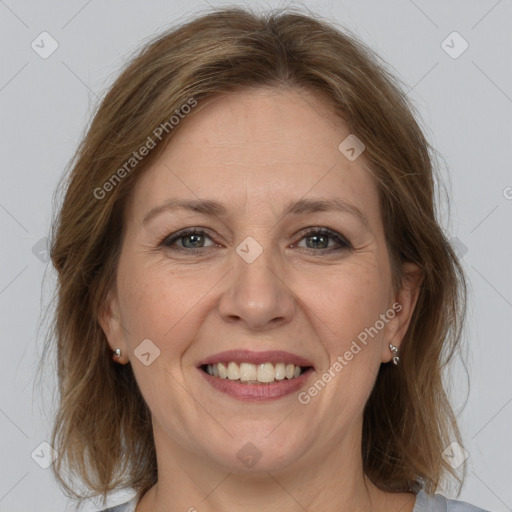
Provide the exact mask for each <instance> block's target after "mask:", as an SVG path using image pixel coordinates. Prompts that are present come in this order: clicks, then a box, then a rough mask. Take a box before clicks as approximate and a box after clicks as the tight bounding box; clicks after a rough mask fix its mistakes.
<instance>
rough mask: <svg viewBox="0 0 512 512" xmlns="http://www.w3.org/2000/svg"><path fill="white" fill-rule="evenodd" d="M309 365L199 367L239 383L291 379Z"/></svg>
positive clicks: (210, 373)
mask: <svg viewBox="0 0 512 512" xmlns="http://www.w3.org/2000/svg"><path fill="white" fill-rule="evenodd" d="M310 368H312V367H311V366H297V365H294V364H292V363H276V364H273V363H262V364H252V363H240V364H238V363H236V362H234V361H231V362H226V363H215V364H205V365H202V366H201V369H202V370H203V371H204V372H205V373H207V374H208V375H211V376H212V377H218V378H219V379H225V380H230V381H237V382H238V383H240V384H270V383H272V382H275V381H283V380H293V379H297V378H299V377H300V376H301V375H303V374H304V373H305V372H307V371H308V370H309V369H310Z"/></svg>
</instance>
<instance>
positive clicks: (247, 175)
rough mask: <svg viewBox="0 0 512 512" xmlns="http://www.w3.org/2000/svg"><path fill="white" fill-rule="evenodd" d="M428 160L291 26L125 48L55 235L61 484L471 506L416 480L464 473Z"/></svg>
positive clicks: (355, 45)
mask: <svg viewBox="0 0 512 512" xmlns="http://www.w3.org/2000/svg"><path fill="white" fill-rule="evenodd" d="M433 173H434V170H433V166H432V162H431V158H430V156H429V146H428V143H427V142H426V140H425V138H424V136H423V134H422V132H421V130H420V128H419V127H418V124H417V123H416V121H415V119H414V117H413V114H412V113H411V107H410V106H409V105H408V103H407V101H406V99H405V98H404V95H403V94H402V93H401V92H400V90H399V88H398V86H397V84H396V81H395V80H394V79H393V78H392V77H391V76H389V75H388V74H387V73H386V72H385V71H384V70H383V68H381V67H380V66H379V65H378V64H377V63H376V60H375V57H374V56H373V55H372V54H371V53H370V52H369V50H367V49H366V48H364V47H363V45H361V43H359V42H357V41H356V40H355V39H354V38H352V37H350V36H348V35H346V34H344V33H341V32H340V31H338V30H337V29H335V28H333V27H331V26H330V25H328V24H326V23H324V22H322V21H319V20H317V19H314V18H312V17H311V16H304V15H302V14H300V13H295V12H290V11H288V12H284V13H271V14H268V15H264V16H263V15H262V16H257V15H254V14H252V13H250V12H247V11H244V10H241V9H226V10H220V11H218V12H214V13H211V14H207V15H204V16H201V17H198V18H196V19H195V20H193V21H191V22H189V23H187V24H185V25H183V26H181V27H179V28H177V29H174V30H172V31H170V32H168V33H166V34H164V35H163V36H160V37H158V38H157V39H156V40H155V41H154V42H152V43H151V44H149V45H148V46H147V47H146V48H144V49H143V50H142V51H141V52H140V54H139V55H138V56H137V57H136V58H134V60H133V61H132V62H131V63H130V64H129V65H128V67H127V68H126V70H125V71H124V72H123V73H122V74H121V76H120V77H119V78H118V79H117V81H116V82H115V83H114V85H113V86H112V88H111V89H110V91H109V92H108V94H107V95H106V97H105V99H104V101H103V102H102V104H101V106H100V108H99V110H98V112H97V113H96V116H95V118H94V120H93V122H92V125H91V127H90V129H89V131H88V133H87V135H86V137H85V139H84V141H83V143H82V145H81V147H80V149H79V151H78V153H77V156H76V159H75V161H74V166H73V170H72V173H71V176H70V181H69V183H68V186H67V191H66V196H65V198H64V202H63V205H62V208H61V210H60V213H59V217H58V222H57V224H56V226H55V233H54V239H53V244H52V250H51V256H52V261H53V264H54V266H55V268H56V269H57V271H58V273H59V289H58V303H57V310H56V321H55V332H54V334H55V339H56V340H57V349H58V369H59V384H60V408H59V411H58V415H57V418H56V422H55V428H54V432H53V438H52V441H53V446H54V447H55V448H56V450H57V452H58V453H59V458H58V459H57V461H56V462H55V464H54V466H53V468H54V471H55V474H56V476H57V478H58V480H59V482H60V483H61V484H62V485H63V486H64V487H65V488H66V489H67V490H68V491H70V492H72V493H73V494H74V495H75V496H77V497H79V498H84V497H86V496H91V495H102V496H103V497H104V498H106V497H107V494H108V493H109V492H111V491H113V490H116V489H120V488H127V487H129V488H133V489H134V490H135V491H136V493H137V495H136V496H135V497H134V498H133V499H132V500H131V501H130V502H128V503H126V504H124V505H122V506H120V507H116V508H114V509H110V510H116V511H124V512H128V511H130V512H133V511H135V512H148V511H152V512H159V511H162V512H163V511H174V510H176V511H178V510H188V511H195V510H198V511H220V510H223V511H224V510H229V511H238V510H244V511H247V510H254V511H265V510H283V511H284V510H286V511H299V510H309V511H316V510H322V511H326V510H332V511H340V510H346V511H349V510H350V511H353V510H361V511H372V510H375V511H377V510H378V511H380V512H382V511H398V510H400V511H403V512H406V511H407V512H410V511H413V510H414V511H415V512H422V511H427V510H439V511H440V510H463V511H475V510H481V509H477V508H475V507H472V506H471V505H468V504H463V503H461V502H455V501H452V500H447V499H446V498H444V497H442V496H441V495H438V494H434V493H435V491H436V490H437V489H439V487H440V485H441V483H442V482H443V480H444V478H445V477H446V475H448V474H451V475H453V476H456V477H457V476H458V473H457V471H456V470H461V469H463V467H464V464H463V463H464V460H465V452H464V450H463V448H462V446H461V439H460V435H459V432H458V429H457V424H456V420H455V417H454V414H453V412H452V409H451V407H450V405H449V402H448V400H447V396H446V394H445V391H444V389H443V385H442V380H441V377H442V368H443V367H444V365H445V364H446V362H447V360H449V359H450V357H451V356H452V354H453V353H454V351H455V350H456V348H457V346H458V343H459V335H460V327H461V322H462V318H463V315H464V298H465V286H464V277H463V275H462V272H461V268H460V266H459V263H458V261H457V258H456V256H455V254H454V252H453V251H452V249H451V248H450V245H449V244H448V242H447V240H446V238H445V236H444V234H443V233H442V230H441V229H440V227H439V225H438V224H437V222H436V218H435V210H434V204H433V196H434V176H433ZM65 471H70V472H71V473H70V475H69V476H70V478H69V479H67V478H66V477H65V476H64V475H65ZM73 477H78V479H79V480H81V481H82V482H83V483H84V484H85V486H86V487H87V489H88V490H89V491H88V492H85V493H82V494H80V493H79V492H78V491H77V490H76V488H75V487H74V486H73V484H72V483H71V479H72V478H73ZM459 478H460V477H459ZM105 503H106V502H105Z"/></svg>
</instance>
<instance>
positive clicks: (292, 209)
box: [142, 199, 370, 229]
mask: <svg viewBox="0 0 512 512" xmlns="http://www.w3.org/2000/svg"><path fill="white" fill-rule="evenodd" d="M179 209H182V210H188V211H192V212H196V213H201V214H204V215H210V216H215V217H222V216H225V215H227V213H228V210H227V208H226V207H225V206H224V205H222V204H220V203H218V202H216V201H211V200H208V199H168V200H167V201H165V202H164V203H162V204H161V205H159V206H155V207H154V208H152V209H151V210H149V212H147V213H146V214H145V215H144V218H143V220H142V223H143V224H147V223H148V222H149V221H150V220H151V219H153V218H154V217H156V216H157V215H160V214H161V213H163V212H169V211H175V210H179ZM327 211H339V212H343V213H349V214H351V215H354V216H355V217H357V218H358V219H359V220H360V221H361V222H362V223H363V224H364V225H365V226H366V228H368V229H370V223H369V222H368V219H367V217H366V216H365V214H364V213H363V212H362V211H361V210H360V209H359V208H357V206H354V205H352V204H349V203H347V202H346V201H343V200H342V199H299V200H298V201H295V202H293V203H290V204H289V205H288V206H287V207H286V208H285V209H284V211H283V213H282V214H281V215H282V217H285V216H287V215H304V214H306V213H316V212H327Z"/></svg>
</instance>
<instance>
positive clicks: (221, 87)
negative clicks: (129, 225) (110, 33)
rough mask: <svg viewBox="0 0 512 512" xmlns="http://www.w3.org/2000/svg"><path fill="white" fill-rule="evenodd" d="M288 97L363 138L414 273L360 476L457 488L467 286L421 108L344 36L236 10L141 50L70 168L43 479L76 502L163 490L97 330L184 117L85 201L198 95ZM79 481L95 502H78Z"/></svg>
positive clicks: (301, 20)
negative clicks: (458, 383) (138, 211)
mask: <svg viewBox="0 0 512 512" xmlns="http://www.w3.org/2000/svg"><path fill="white" fill-rule="evenodd" d="M283 86H284V87H291V88H293V89H295V90H298V91H311V92H314V93H319V94H321V95H322V97H324V98H325V100H326V101H327V102H328V104H329V105H330V107H331V108H332V111H333V114H335V115H338V116H340V117H341V119H343V121H344V123H345V124H346V126H347V127H348V128H349V129H350V131H351V133H354V134H356V136H357V137H358V138H359V139H360V140H361V141H363V142H364V144H365V146H366V149H365V151H364V154H363V156H362V157H361V158H363V159H364V162H365V163H366V165H367V166H368V167H369V169H370V170H371V172H372V174H373V176H374V178H375V180H376V183H377V184H378V188H379V199H380V207H381V212H382V218H383V222H384V229H385V234H386V239H387V244H388V248H389V253H390V261H391V264H392V271H393V277H394V284H395V286H396V287H397V288H398V286H401V285H402V282H403V279H404V275H403V272H402V265H403V264H404V263H405V262H414V263H415V264H417V265H418V266H419V267H420V268H421V270H422V277H423V283H422V286H421V290H420V293H419V298H418V302H417V305H416V309H415V311H414V313H413V316H412V319H411V323H410V325H409V328H408V331H407V333H406V335H405V338H404V340H403V342H402V345H401V353H400V365H399V366H398V367H394V365H389V364H383V365H381V368H380V371H379V374H378V376H377V380H376V384H375V387H374V389H373V391H372V393H371V396H370V398H369V400H368V402H367V404H366V408H365V412H364V423H363V440H362V446H361V450H362V457H363V462H364V470H365V473H366V475H367V476H368V477H369V478H370V479H371V480H372V481H373V482H374V483H375V485H377V486H378V487H379V488H381V489H383V490H388V491H396V492H399V491H400V492H404V491H409V492H415V491H418V490H419V489H420V488H423V489H424V490H425V491H426V492H429V493H432V492H434V491H435V490H436V488H438V486H439V485H440V483H441V482H442V480H443V477H444V476H445V475H446V474H447V471H448V472H451V473H452V474H453V475H454V476H457V475H456V474H455V473H454V470H453V469H452V468H451V466H449V465H448V464H447V463H446V462H445V461H444V460H443V458H442V456H441V453H442V452H443V450H444V449H445V448H446V447H447V446H448V445H449V444H450V443H451V442H452V441H458V442H460V443H461V440H460V435H459V431H458V428H457V423H456V419H455V415H454V413H453V411H452V408H451V407H450V404H449V401H448V398H447V395H446V392H445V390H444V388H443V383H442V372H443V369H444V367H445V365H446V364H447V362H448V361H449V360H450V359H451V358H452V356H453V354H454V351H455V349H456V348H457V347H458V344H459V340H460V330H461V325H462V320H463V317H464V311H465V291H466V290H465V282H464V277H463V274H462V271H461V267H460V265H459V263H458V261H457V258H456V256H455V254H454V252H453V250H452V249H451V247H450V245H449V243H448V241H447V239H446V237H445V236H444V234H443V232H442V229H441V228H440V226H439V224H438V222H437V220H436V215H437V214H436V209H435V193H436V190H435V182H434V177H435V168H434V165H433V158H432V150H431V148H430V147H429V144H428V142H427V141H426V139H425V137H424V135H423V133H422V130H421V129H420V127H419V125H418V122H417V121H416V120H415V115H414V109H413V108H412V107H411V105H410V103H409V102H408V100H407V98H406V97H405V94H404V93H403V92H402V90H401V85H400V83H399V82H398V81H397V80H396V79H395V78H394V77H393V76H391V75H390V74H389V73H388V72H387V71H386V69H385V66H383V65H382V64H381V63H380V62H379V61H378V58H377V57H376V56H375V55H374V54H373V53H372V52H371V51H370V50H369V49H367V48H366V47H365V46H364V45H363V44H362V43H361V42H359V41H358V40H357V39H356V38H355V37H353V36H351V35H350V34H349V33H348V32H347V31H345V30H340V29H338V28H336V27H335V26H334V25H332V24H331V23H327V22H325V21H323V20H321V19H320V18H318V16H314V15H311V14H309V13H308V14H303V13H301V12H298V11H296V10H290V9H286V10H284V11H273V12H268V13H265V14H255V13H253V12H251V11H248V10H245V9H240V8H230V9H222V10H218V11H214V12H210V13H207V14H203V15H201V16H199V17H196V18H194V19H192V20H191V21H188V22H187V23H185V24H182V25H181V26H179V27H177V28H173V29H172V30H169V31H167V32H166V33H164V34H163V35H160V36H159V37H158V38H156V39H155V40H154V41H152V42H151V43H150V44H147V45H145V47H144V48H143V49H142V50H141V51H140V52H139V53H138V54H137V55H136V56H135V57H134V58H133V59H132V60H131V62H130V63H129V65H128V66H127V67H126V69H125V70H124V71H123V72H122V74H121V75H120V76H119V78H118V79H117V80H116V81H115V83H114V84H113V85H112V87H111V88H110V90H109V91H108V93H107V94H106V96H105V98H104V99H103V101H102V102H101V104H100V106H99V108H98V110H97V112H96V114H95V116H94V118H93V120H92V123H91V125H90V128H89V130H88V132H87V134H86V136H85V137H84V139H83V141H82V143H81V145H80V146H79V148H78V150H77V153H76V155H75V157H74V159H73V161H72V162H71V164H70V167H71V172H70V175H69V177H68V180H67V183H66V192H65V197H64V200H63V202H62V206H61V208H60V210H59V213H58V217H57V218H56V219H55V222H54V226H53V233H52V243H51V259H52V262H53V265H54V266H55V268H56V270H57V272H58V286H57V292H56V301H55V314H54V323H53V328H52V330H51V331H50V334H49V338H48V345H50V344H55V347H56V355H57V367H58V391H59V397H58V399H59V406H58V412H57V415H56V419H55V424H54V429H53V433H52V445H53V446H54V448H55V449H56V450H57V452H58V454H59V457H58V459H57V460H56V461H55V463H54V465H53V466H52V467H53V470H54V473H55V475H56V477H57V479H58V481H59V483H60V484H61V485H62V486H63V487H64V488H65V490H66V491H67V492H68V493H71V495H73V496H76V497H78V498H80V497H85V496H86V495H89V496H90V495H91V494H92V495H103V496H104V497H106V495H107V493H109V492H110V491H112V490H114V489H118V488H123V487H131V488H133V489H135V490H136V491H137V492H138V494H139V495H142V494H144V493H145V492H146V491H147V490H148V489H149V488H150V487H151V486H153V485H154V484H155V483H156V481H157V462H156V454H155V446H154V441H153V434H152V427H151V416H150V411H149V409H148V407H147V405H146V403H145V401H144V399H143V397H142V395H141V393H140V391H139V389H138V387H137V384H136V382H135V378H134V374H133V371H132V368H131V366H130V365H129V364H127V365H118V364H115V363H113V361H112V358H111V350H110V348H109V346H108V343H107V341H106V337H105V335H104V332H103V331H102V329H101V327H100V325H99V323H98V318H99V315H100V312H101V308H102V305H103V304H105V301H106V297H107V293H108V291H109V290H110V289H112V287H113V285H114V282H115V276H116V268H117V262H118V257H119V252H120V247H121V241H122V236H123V226H124V225H123V215H124V211H125V208H126V201H127V198H128V197H129V194H130V193H131V192H132V191H133V189H134V186H135V185H136V183H137V179H138V178H139V177H140V176H141V174H142V172H143V171H144V169H146V168H148V167H149V166H150V165H151V163H152V162H154V160H155V159H156V158H158V155H159V154H160V153H161V151H162V149H163V148H164V147H165V143H166V142H168V140H169V139H170V138H171V137H172V135H173V134H174V133H175V131H176V130H178V129H179V128H180V127H181V126H182V125H183V124H186V119H185V120H184V121H182V122H181V123H180V124H178V125H177V126H176V127H175V129H169V130H168V133H167V131H166V132H165V134H164V135H165V136H164V137H162V141H161V142H159V143H158V145H157V147H156V148H155V149H153V150H152V151H150V152H149V154H148V155H147V156H146V157H145V158H144V159H142V160H141V161H140V162H138V163H137V164H136V166H134V169H133V170H130V172H125V173H121V174H122V179H119V180H117V181H116V182H115V184H114V185H113V186H112V187H108V189H109V190H108V193H105V194H104V196H103V197H101V199H98V198H97V195H98V194H95V193H94V191H95V190H98V188H101V187H103V190H105V189H104V184H105V183H107V182H108V181H109V180H111V181H110V183H112V177H113V175H114V174H115V173H116V172H117V171H118V170H119V169H121V168H123V165H124V166H125V170H126V162H127V161H129V160H130V158H132V156H133V152H134V151H136V150H138V149H139V148H140V147H141V146H142V145H144V144H145V143H146V141H147V140H148V137H152V136H153V135H152V134H154V131H155V129H156V128H157V127H159V126H161V125H162V123H165V122H168V120H169V119H170V118H171V117H172V116H173V115H174V113H175V111H176V110H177V109H178V110H179V109H180V108H181V107H182V105H184V104H187V102H190V100H191V99H193V100H194V101H197V102H198V103H199V104H200V103H201V101H202V100H204V99H206V98H211V97H213V96H214V95H217V94H220V93H226V92H229V91H234V90H243V89H251V88H257V87H283ZM190 115H194V112H192V113H191V114H190ZM340 142H341V141H340ZM48 345H47V348H48ZM461 444H462V443H461ZM66 471H70V473H69V474H68V475H67V477H66V473H65V472H66ZM73 477H78V480H79V481H80V482H81V483H82V484H85V486H86V487H87V488H88V489H89V490H90V493H82V494H80V493H79V492H78V491H77V489H76V485H75V486H74V485H73V484H71V483H70V482H71V478H73ZM459 480H460V479H459Z"/></svg>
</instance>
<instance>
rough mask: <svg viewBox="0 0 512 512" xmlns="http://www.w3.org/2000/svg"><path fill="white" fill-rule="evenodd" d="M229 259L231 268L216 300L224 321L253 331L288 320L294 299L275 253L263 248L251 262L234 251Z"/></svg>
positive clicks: (292, 312)
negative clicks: (232, 266)
mask: <svg viewBox="0 0 512 512" xmlns="http://www.w3.org/2000/svg"><path fill="white" fill-rule="evenodd" d="M233 258H234V266H235V268H234V269H233V271H231V272H229V274H228V275H229V278H228V279H229V282H228V284H227V288H226V290H225V292H224V293H223V295H222V298H221V300H220V303H219V312H220V314H221V316H222V318H223V319H224V321H226V322H230V323H238V324H241V325H242V324H243V326H244V327H245V328H246V329H249V330H257V331H265V330H268V329H275V328H276V327H277V326H280V325H285V324H286V323H288V322H290V320H291V319H292V318H293V315H294V313H295V310H296V304H297V302H296V299H295V296H294V293H293V291H292V290H291V289H290V288H289V287H288V285H287V284H286V280H287V276H286V275H285V272H286V270H285V268H284V265H283V264H281V262H280V261H279V256H278V255H275V254H273V253H272V251H270V250H263V252H262V253H261V254H260V255H259V256H258V258H257V259H256V260H254V261H252V262H251V263H248V262H247V261H245V260H244V259H243V258H242V257H240V256H239V255H238V254H237V253H236V252H234V254H233Z"/></svg>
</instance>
